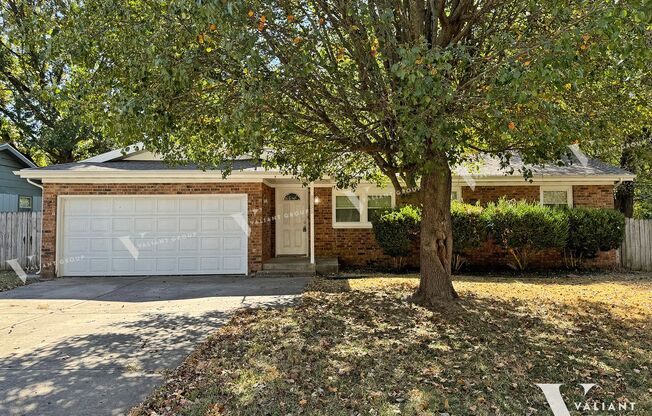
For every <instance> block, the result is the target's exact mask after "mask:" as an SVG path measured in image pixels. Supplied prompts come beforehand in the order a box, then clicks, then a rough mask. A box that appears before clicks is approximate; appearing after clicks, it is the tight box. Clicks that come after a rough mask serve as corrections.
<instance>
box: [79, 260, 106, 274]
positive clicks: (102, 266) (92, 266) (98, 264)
mask: <svg viewBox="0 0 652 416" xmlns="http://www.w3.org/2000/svg"><path fill="white" fill-rule="evenodd" d="M110 264H111V263H110V261H109V260H108V259H97V258H90V259H88V268H89V270H90V272H91V273H93V274H109V272H110V268H109V266H110ZM82 272H83V271H82Z"/></svg>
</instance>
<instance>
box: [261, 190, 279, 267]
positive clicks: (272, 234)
mask: <svg viewBox="0 0 652 416" xmlns="http://www.w3.org/2000/svg"><path fill="white" fill-rule="evenodd" d="M275 198H276V193H275V191H274V188H272V187H269V186H267V185H265V184H263V215H262V221H263V262H266V261H267V260H269V259H271V258H272V257H274V255H275V244H276V219H275V215H276V212H275V208H276V205H275V202H276V200H275Z"/></svg>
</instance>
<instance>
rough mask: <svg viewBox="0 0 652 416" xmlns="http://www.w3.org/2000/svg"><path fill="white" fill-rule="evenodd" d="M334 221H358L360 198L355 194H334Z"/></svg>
mask: <svg viewBox="0 0 652 416" xmlns="http://www.w3.org/2000/svg"><path fill="white" fill-rule="evenodd" d="M335 222H360V198H358V197H357V196H355V195H347V196H336V197H335Z"/></svg>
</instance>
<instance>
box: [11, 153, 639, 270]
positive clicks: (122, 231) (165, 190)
mask: <svg viewBox="0 0 652 416" xmlns="http://www.w3.org/2000/svg"><path fill="white" fill-rule="evenodd" d="M518 164H519V161H518V159H515V160H513V165H516V166H518ZM261 165H262V164H261V161H260V160H252V159H251V158H249V159H248V158H245V157H243V158H239V159H238V160H236V161H234V165H233V171H232V174H231V175H230V176H228V177H227V178H226V179H224V178H222V173H221V172H220V171H219V170H210V171H202V170H200V169H197V167H196V166H194V165H174V166H170V165H168V164H166V163H165V162H164V161H162V160H160V158H158V157H157V155H155V154H152V153H150V152H148V151H145V150H135V149H133V148H132V149H131V150H129V151H122V150H117V151H113V152H108V153H105V154H103V155H99V156H96V157H94V158H91V159H88V160H85V161H82V162H78V163H69V164H62V165H54V166H48V167H44V168H31V169H24V170H22V171H20V172H19V173H18V174H19V175H20V176H21V177H22V178H30V179H32V180H39V181H40V182H41V183H42V184H43V187H44V205H43V206H44V217H43V247H42V261H43V269H42V273H43V274H45V275H57V276H102V275H169V274H180V275H193V274H252V273H254V272H258V271H260V270H262V269H263V268H265V269H267V267H265V266H267V265H270V264H274V263H276V262H277V261H279V259H275V258H277V257H283V256H299V257H302V256H303V257H304V258H305V259H306V260H305V262H306V263H308V262H310V263H314V262H315V260H316V259H319V258H337V259H338V260H339V262H340V263H341V264H347V265H359V266H365V265H371V264H386V263H388V261H389V259H388V258H387V257H386V256H384V255H383V253H382V250H381V249H380V248H379V247H378V245H377V243H376V241H375V239H374V236H373V230H372V229H371V223H370V222H369V218H370V217H372V216H373V215H375V213H377V212H378V211H379V210H382V209H385V208H387V207H391V206H393V205H394V204H395V202H396V195H395V192H394V191H393V189H392V188H390V187H388V188H379V187H377V186H374V185H370V184H362V185H360V186H359V187H357V188H356V190H355V191H350V190H339V189H336V188H335V187H334V184H333V182H332V181H328V180H323V181H319V182H315V183H312V184H310V185H309V186H302V184H301V183H300V182H299V181H298V180H296V179H294V178H292V177H290V176H287V175H284V174H282V173H280V172H279V171H277V170H270V169H264V168H263V167H261ZM498 167H499V166H498V164H497V162H496V161H493V160H488V161H487V163H486V164H484V165H483V166H482V167H481V168H480V169H479V170H478V171H477V172H474V175H472V176H469V175H456V176H455V177H454V179H453V197H454V198H457V199H463V200H465V201H469V202H474V201H480V202H482V203H485V202H488V201H493V200H497V199H498V198H500V197H506V198H510V199H511V198H513V199H525V200H529V201H537V202H539V203H542V204H545V205H569V206H593V207H610V208H613V189H614V185H616V184H617V183H619V182H620V181H626V180H632V179H633V178H634V176H633V175H632V174H630V173H629V172H626V171H624V170H621V169H618V168H614V167H611V166H608V165H605V164H603V163H600V162H598V161H595V160H589V161H588V162H587V163H586V164H585V166H583V165H582V164H578V163H576V164H572V165H570V164H569V165H568V166H565V167H546V168H540V169H536V172H535V174H534V177H533V181H532V182H531V183H530V182H525V181H524V180H523V178H522V177H521V176H519V175H513V176H506V175H505V174H504V173H503V172H502V171H500V169H498ZM458 173H459V172H458ZM489 254H490V253H489ZM483 255H484V256H485V257H484V260H486V256H487V253H483ZM295 258H296V257H295ZM609 261H611V262H613V259H609Z"/></svg>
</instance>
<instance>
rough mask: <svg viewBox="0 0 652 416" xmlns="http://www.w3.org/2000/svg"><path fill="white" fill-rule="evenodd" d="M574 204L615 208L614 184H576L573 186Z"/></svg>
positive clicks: (577, 205)
mask: <svg viewBox="0 0 652 416" xmlns="http://www.w3.org/2000/svg"><path fill="white" fill-rule="evenodd" d="M573 206H576V207H595V208H613V207H614V187H613V185H575V186H573Z"/></svg>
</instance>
